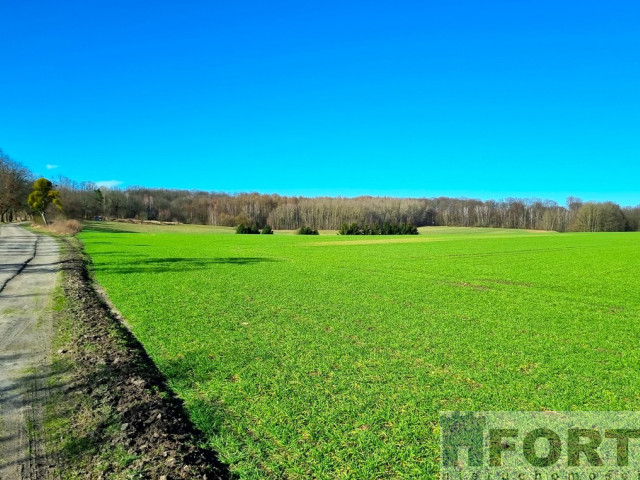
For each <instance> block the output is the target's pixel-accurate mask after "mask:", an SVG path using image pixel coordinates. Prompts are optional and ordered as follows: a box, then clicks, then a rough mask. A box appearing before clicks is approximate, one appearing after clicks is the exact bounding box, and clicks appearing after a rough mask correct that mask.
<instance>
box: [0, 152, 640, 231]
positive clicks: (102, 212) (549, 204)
mask: <svg viewBox="0 0 640 480" xmlns="http://www.w3.org/2000/svg"><path fill="white" fill-rule="evenodd" d="M34 181H35V178H34V176H33V175H32V173H31V172H29V171H28V170H27V169H26V168H24V167H23V166H21V165H20V164H18V163H17V162H15V161H13V160H11V159H10V158H9V157H8V155H6V154H4V153H3V152H2V151H1V150H0V219H1V220H2V221H4V222H6V221H12V220H20V219H25V218H27V217H29V216H30V215H32V213H33V212H32V211H31V209H30V208H29V206H28V204H27V198H28V196H29V193H30V192H31V191H32V189H33V183H34ZM53 183H54V185H55V188H56V190H57V191H59V200H60V205H61V208H62V211H61V213H60V214H61V215H64V216H65V217H66V218H75V219H79V220H90V219H95V218H104V219H116V218H118V219H138V220H158V221H166V222H180V223H193V224H203V225H223V226H231V227H235V226H238V225H240V224H243V225H254V226H257V227H259V228H263V227H264V226H265V225H270V226H271V227H272V228H274V229H286V230H295V229H299V228H300V227H302V226H311V227H313V228H314V229H320V230H338V229H340V227H341V226H342V225H343V224H347V225H352V224H357V225H363V226H364V225H385V224H397V225H402V224H406V225H415V226H436V225H439V226H463V227H502V228H522V229H533V230H555V231H559V232H564V231H589V232H595V231H625V230H627V231H638V230H640V205H639V206H636V207H626V208H621V207H620V206H619V205H617V204H615V203H613V202H583V201H582V200H580V199H579V198H575V197H569V198H568V199H567V202H566V204H565V205H560V204H558V203H557V202H555V201H553V200H540V199H522V198H506V199H503V200H485V201H483V200H476V199H466V198H450V197H438V198H395V197H372V196H361V197H356V198H343V197H315V198H309V197H301V196H281V195H276V194H259V193H239V194H228V193H219V192H203V191H186V190H171V189H150V188H144V187H130V188H126V189H107V188H98V187H97V186H96V185H95V184H93V183H91V182H76V181H73V180H71V179H68V178H64V177H58V178H57V179H54V181H53ZM51 214H52V215H55V214H56V212H55V211H52V212H51Z"/></svg>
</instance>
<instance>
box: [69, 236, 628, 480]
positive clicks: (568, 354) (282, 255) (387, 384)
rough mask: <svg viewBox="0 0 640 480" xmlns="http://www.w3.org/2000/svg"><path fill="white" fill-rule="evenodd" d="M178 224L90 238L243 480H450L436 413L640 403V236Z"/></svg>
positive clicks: (133, 322) (105, 277)
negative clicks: (232, 228) (283, 231)
mask: <svg viewBox="0 0 640 480" xmlns="http://www.w3.org/2000/svg"><path fill="white" fill-rule="evenodd" d="M182 228H183V227H182V226H171V227H157V229H156V230H153V232H151V231H150V232H149V233H142V232H139V233H126V232H123V231H122V230H119V231H111V232H110V231H107V229H105V228H104V226H103V225H102V224H101V225H99V226H94V225H93V224H88V225H85V230H84V231H83V232H82V233H81V234H80V235H79V237H80V238H81V240H82V241H83V242H84V244H85V247H86V251H87V252H88V253H89V254H90V256H91V258H92V261H93V271H94V272H95V275H96V278H97V280H98V281H99V282H100V283H101V285H102V286H103V287H104V288H105V289H106V292H107V293H108V295H109V297H110V298H111V300H112V301H113V302H114V304H115V305H116V307H117V308H118V309H119V310H120V312H121V313H122V314H123V315H124V317H125V318H126V319H127V321H128V323H129V324H130V326H131V328H132V330H133V332H134V333H135V335H136V336H137V337H138V338H139V339H140V341H141V342H142V343H143V344H144V346H145V348H146V349H147V351H148V352H149V354H150V355H151V357H152V358H153V360H154V361H155V362H156V364H157V365H158V366H159V368H160V369H161V370H162V371H163V372H164V373H165V374H166V375H167V377H168V378H169V381H170V384H171V386H172V388H173V389H174V390H175V391H176V392H177V393H178V394H179V395H180V396H181V397H182V398H183V399H184V400H185V402H186V405H187V407H188V410H189V412H190V414H191V417H192V419H193V420H194V422H195V423H196V424H197V426H198V427H199V428H200V429H201V430H202V431H204V432H205V434H206V435H207V437H208V439H209V443H210V445H211V446H212V447H213V448H214V449H215V450H216V451H217V452H219V455H220V457H221V459H222V460H223V461H224V462H225V463H228V464H229V465H230V467H231V470H232V471H233V472H235V473H236V474H238V476H239V477H240V478H272V477H286V478H359V479H360V478H361V479H368V478H371V479H373V478H425V477H427V478H435V476H436V475H437V472H438V456H439V436H438V435H439V429H438V412H439V411H441V410H637V409H638V408H640V395H639V394H638V392H640V377H639V376H638V375H637V372H638V370H639V368H640V350H639V349H638V348H637V345H638V344H639V343H640V328H639V327H640V297H639V296H638V293H637V292H638V290H639V287H640V282H639V280H638V278H639V277H638V275H637V272H638V271H640V234H637V233H602V234H557V233H553V232H530V231H524V230H519V231H518V230H503V229H463V228H443V227H434V228H431V227H430V228H426V229H421V231H420V233H421V235H420V236H419V237H414V238H415V239H416V240H415V241H411V242H408V241H404V240H405V239H404V238H401V237H389V238H385V239H380V240H382V241H376V242H371V241H368V242H364V243H363V241H362V240H363V239H362V238H360V237H353V238H347V237H341V236H337V235H336V236H326V237H325V238H323V237H320V239H319V238H318V237H305V236H296V235H280V236H278V235H275V236H260V235H255V236H253V235H215V234H214V235H204V234H197V233H193V232H192V231H186V230H185V231H182V230H180V229H182ZM203 228H206V227H203ZM202 231H203V232H204V231H207V232H208V231H209V230H204V229H203V230H202ZM372 240H373V239H372ZM375 240H378V239H375Z"/></svg>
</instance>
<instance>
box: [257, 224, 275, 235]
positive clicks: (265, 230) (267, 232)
mask: <svg viewBox="0 0 640 480" xmlns="http://www.w3.org/2000/svg"><path fill="white" fill-rule="evenodd" d="M260 233H262V235H273V228H271V225H265V226H264V227H263V228H262V232H260Z"/></svg>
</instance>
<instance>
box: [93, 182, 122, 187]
mask: <svg viewBox="0 0 640 480" xmlns="http://www.w3.org/2000/svg"><path fill="white" fill-rule="evenodd" d="M94 183H95V184H96V186H97V187H100V188H101V187H104V188H116V187H119V186H120V185H122V183H123V182H121V181H120V180H101V181H99V182H94Z"/></svg>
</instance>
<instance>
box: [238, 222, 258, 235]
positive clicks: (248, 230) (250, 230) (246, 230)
mask: <svg viewBox="0 0 640 480" xmlns="http://www.w3.org/2000/svg"><path fill="white" fill-rule="evenodd" d="M236 233H243V234H253V235H255V234H258V233H260V229H259V228H258V226H257V225H245V224H244V223H241V224H240V225H238V226H237V227H236Z"/></svg>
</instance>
